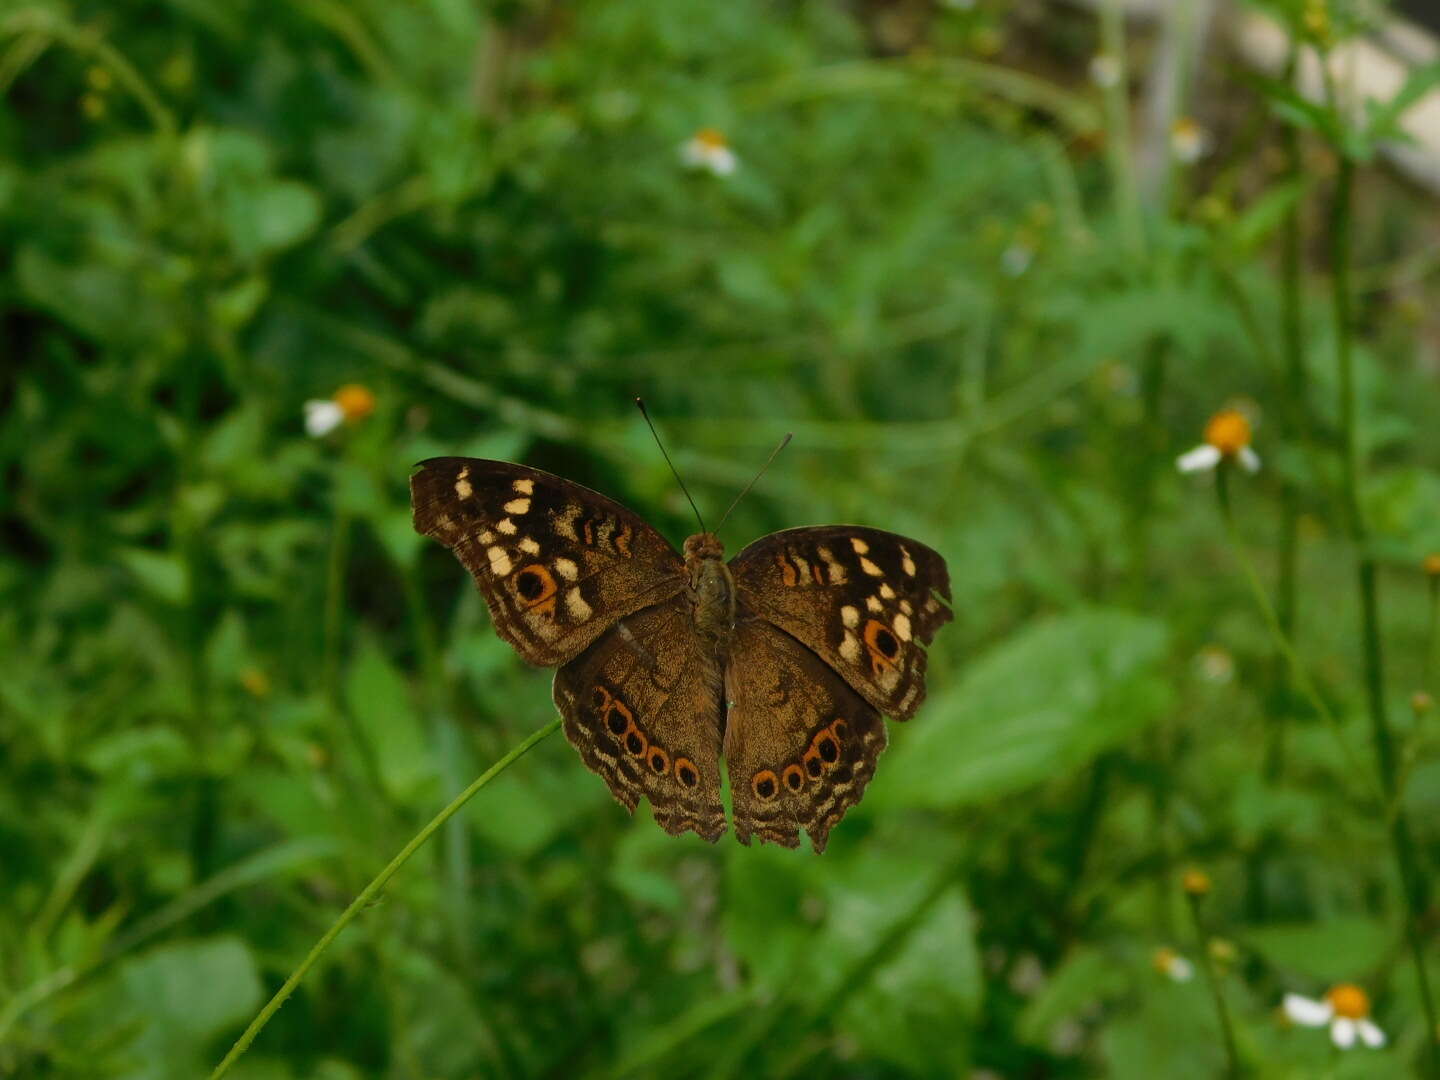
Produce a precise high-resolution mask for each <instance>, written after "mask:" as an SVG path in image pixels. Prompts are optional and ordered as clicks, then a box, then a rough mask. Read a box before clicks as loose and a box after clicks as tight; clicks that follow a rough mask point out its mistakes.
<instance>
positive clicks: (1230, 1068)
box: [1185, 892, 1241, 1077]
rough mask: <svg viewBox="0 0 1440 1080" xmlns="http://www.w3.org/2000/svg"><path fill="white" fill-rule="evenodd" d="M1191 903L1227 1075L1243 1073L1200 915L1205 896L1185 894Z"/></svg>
mask: <svg viewBox="0 0 1440 1080" xmlns="http://www.w3.org/2000/svg"><path fill="white" fill-rule="evenodd" d="M1185 899H1186V900H1187V901H1188V902H1189V904H1190V918H1191V921H1192V922H1193V923H1194V924H1195V951H1196V953H1197V954H1198V955H1199V957H1200V966H1201V968H1203V969H1204V971H1205V985H1206V986H1207V987H1209V989H1210V998H1211V1000H1212V1001H1214V1002H1215V1016H1216V1017H1217V1018H1218V1019H1219V1021H1220V1034H1221V1036H1222V1037H1223V1038H1224V1041H1225V1060H1226V1063H1227V1064H1226V1069H1225V1072H1226V1075H1228V1076H1231V1077H1238V1076H1240V1075H1241V1069H1240V1052H1239V1051H1238V1050H1237V1049H1236V1047H1235V1028H1234V1025H1233V1024H1232V1023H1231V1022H1230V1008H1229V1006H1227V1005H1226V1004H1225V995H1224V994H1223V993H1222V992H1221V990H1220V977H1219V975H1218V974H1216V971H1215V961H1214V959H1213V958H1212V957H1211V955H1210V942H1209V939H1208V937H1207V936H1206V934H1205V922H1204V920H1203V919H1202V918H1201V917H1200V905H1201V903H1203V902H1204V899H1205V898H1204V897H1203V896H1199V895H1196V894H1195V893H1192V892H1187V893H1186V894H1185Z"/></svg>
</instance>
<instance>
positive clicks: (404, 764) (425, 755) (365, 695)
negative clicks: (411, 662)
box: [345, 635, 435, 800]
mask: <svg viewBox="0 0 1440 1080" xmlns="http://www.w3.org/2000/svg"><path fill="white" fill-rule="evenodd" d="M345 698H346V701H347V703H348V705H349V707H350V711H351V713H352V714H353V716H354V717H355V722H356V724H357V725H358V726H359V728H360V731H361V733H362V735H363V736H364V737H365V739H366V741H367V742H368V743H369V747H370V752H371V753H372V754H373V755H374V759H375V764H376V766H377V767H378V769H379V770H380V779H381V781H382V782H383V783H384V784H385V787H386V788H387V789H388V790H389V792H390V794H391V795H393V796H394V797H395V798H397V799H401V800H405V799H409V798H412V797H413V796H414V795H415V794H416V793H417V792H418V789H419V788H420V787H421V785H423V784H425V783H427V782H428V781H430V780H432V779H433V778H434V776H435V762H434V760H433V758H432V756H431V754H430V751H429V747H428V746H427V745H426V740H425V736H424V734H423V732H422V731H421V727H420V718H419V714H418V712H417V710H416V709H415V706H414V703H413V702H412V701H411V697H410V691H409V687H408V686H407V685H406V684H405V680H404V679H402V678H401V677H400V673H399V672H398V671H397V670H396V669H395V667H394V665H393V664H391V663H390V661H389V659H388V658H387V657H386V656H385V654H384V653H383V652H381V651H380V647H379V646H378V645H377V644H376V643H375V641H374V639H373V638H371V637H370V636H369V635H366V636H365V637H364V638H363V639H362V641H361V644H360V647H359V649H358V651H357V653H356V656H355V659H354V660H353V661H352V662H351V664H350V669H349V671H348V672H347V673H346V676H345Z"/></svg>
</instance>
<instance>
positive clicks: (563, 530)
mask: <svg viewBox="0 0 1440 1080" xmlns="http://www.w3.org/2000/svg"><path fill="white" fill-rule="evenodd" d="M515 482H516V483H517V484H518V483H519V482H520V481H518V480H517V481H515ZM528 482H529V481H526V483H528ZM579 516H580V507H579V506H577V505H576V504H574V503H571V504H570V505H569V506H567V507H566V508H565V509H564V510H561V511H560V512H559V513H558V514H555V515H553V516H552V518H551V520H552V521H553V522H554V523H555V531H556V532H557V533H559V534H560V535H561V536H563V537H564V538H565V539H566V540H579V539H580V537H578V536H576V535H575V519H576V518H577V517H579Z"/></svg>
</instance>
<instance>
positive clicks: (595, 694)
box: [590, 686, 610, 712]
mask: <svg viewBox="0 0 1440 1080" xmlns="http://www.w3.org/2000/svg"><path fill="white" fill-rule="evenodd" d="M609 704H610V691H609V690H606V689H605V687H603V686H597V687H595V689H594V690H593V691H592V692H591V694H590V707H591V708H593V709H594V710H595V711H596V712H604V711H605V709H606V707H608V706H609Z"/></svg>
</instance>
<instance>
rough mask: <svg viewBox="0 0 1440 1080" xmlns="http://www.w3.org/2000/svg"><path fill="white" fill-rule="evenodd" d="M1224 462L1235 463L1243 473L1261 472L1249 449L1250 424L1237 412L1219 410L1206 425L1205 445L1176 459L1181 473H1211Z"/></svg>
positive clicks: (1254, 456)
mask: <svg viewBox="0 0 1440 1080" xmlns="http://www.w3.org/2000/svg"><path fill="white" fill-rule="evenodd" d="M1223 461H1238V462H1239V463H1240V467H1241V468H1242V469H1244V470H1245V471H1246V472H1252V473H1253V472H1254V471H1255V470H1257V469H1258V468H1260V457H1259V455H1258V454H1256V453H1255V451H1254V450H1252V449H1250V421H1249V420H1247V419H1246V418H1245V414H1244V413H1242V412H1239V411H1238V410H1236V409H1221V410H1220V411H1219V412H1217V413H1216V414H1215V415H1214V416H1212V417H1210V419H1209V421H1208V422H1207V423H1206V424H1205V441H1204V442H1202V443H1201V444H1200V445H1199V446H1197V447H1195V449H1193V450H1188V451H1186V452H1185V453H1183V454H1181V455H1180V457H1179V458H1177V459H1176V461H1175V465H1176V467H1177V468H1178V469H1179V470H1180V471H1181V472H1183V473H1192V472H1204V471H1206V470H1207V469H1214V468H1216V467H1218V466H1219V465H1220V463H1221V462H1223Z"/></svg>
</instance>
